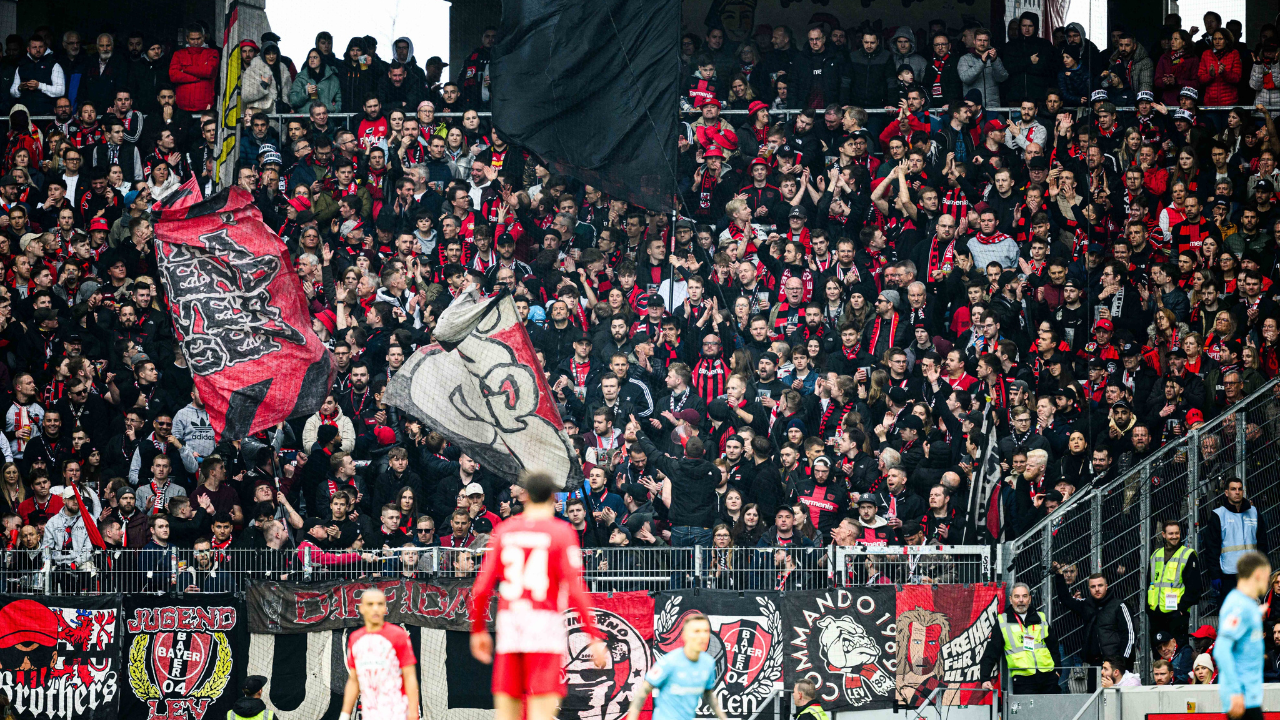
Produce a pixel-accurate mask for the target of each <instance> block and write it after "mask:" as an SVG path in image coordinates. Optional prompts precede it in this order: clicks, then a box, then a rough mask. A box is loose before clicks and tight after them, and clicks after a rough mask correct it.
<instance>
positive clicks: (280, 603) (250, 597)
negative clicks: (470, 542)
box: [245, 579, 471, 635]
mask: <svg viewBox="0 0 1280 720" xmlns="http://www.w3.org/2000/svg"><path fill="white" fill-rule="evenodd" d="M373 587H376V588H378V589H379V590H381V591H382V592H383V594H385V595H386V596H387V622H390V623H396V624H397V625H415V626H418V627H425V628H433V629H437V630H467V631H469V630H470V629H471V625H470V624H469V621H468V619H467V602H468V601H469V599H470V598H471V582H470V581H469V580H467V581H447V582H440V583H430V582H423V581H421V580H404V579H402V580H380V581H376V582H370V581H356V582H344V581H338V582H330V583H308V584H305V585H300V584H295V583H282V582H257V583H254V584H252V585H250V586H249V591H248V593H246V596H245V605H246V607H247V611H248V614H249V631H250V632H254V633H272V634H277V635H281V634H283V635H287V634H290V633H311V632H318V631H321V630H340V629H342V628H353V627H360V626H362V625H363V624H364V621H363V620H362V619H361V618H360V610H359V606H360V595H361V594H362V593H363V592H364V591H365V590H366V589H368V588H373Z"/></svg>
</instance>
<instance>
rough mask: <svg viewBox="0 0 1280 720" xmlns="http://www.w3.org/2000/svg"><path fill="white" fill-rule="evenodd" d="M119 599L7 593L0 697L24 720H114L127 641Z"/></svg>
mask: <svg viewBox="0 0 1280 720" xmlns="http://www.w3.org/2000/svg"><path fill="white" fill-rule="evenodd" d="M119 609H120V603H119V600H118V599H117V598H116V596H114V595H106V596H86V597H41V596H34V597H33V596H17V595H0V692H2V693H4V695H5V696H6V697H7V698H8V699H9V709H10V710H11V712H12V715H13V717H14V718H16V719H17V720H114V718H115V717H116V715H117V710H118V708H119V704H120V643H119V638H117V637H116V634H117V633H118V632H119V628H118V625H117V623H116V620H117V619H118V616H119V614H120V612H119Z"/></svg>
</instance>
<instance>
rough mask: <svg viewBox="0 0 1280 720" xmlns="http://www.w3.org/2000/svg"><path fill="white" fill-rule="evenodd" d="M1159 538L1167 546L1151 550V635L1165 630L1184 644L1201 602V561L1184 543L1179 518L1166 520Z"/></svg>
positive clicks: (1149, 596)
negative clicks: (1193, 616)
mask: <svg viewBox="0 0 1280 720" xmlns="http://www.w3.org/2000/svg"><path fill="white" fill-rule="evenodd" d="M1160 537H1162V538H1163V539H1164V547H1162V548H1160V549H1159V550H1156V551H1155V552H1153V553H1151V562H1150V563H1149V564H1150V565H1151V579H1150V584H1149V585H1148V586H1147V616H1148V618H1149V619H1150V622H1149V624H1150V626H1151V637H1153V638H1154V637H1155V636H1156V633H1158V632H1164V633H1166V634H1168V635H1172V636H1173V637H1176V638H1178V642H1179V643H1185V642H1186V639H1187V627H1188V625H1189V624H1190V622H1191V608H1193V607H1195V606H1196V604H1197V603H1199V602H1200V593H1201V585H1200V560H1199V558H1198V557H1196V551H1195V550H1192V549H1191V548H1189V547H1187V546H1186V545H1184V544H1182V525H1181V524H1180V523H1179V522H1178V521H1177V520H1165V521H1164V526H1163V528H1162V532H1161V533H1160ZM1152 647H1153V648H1154V647H1155V646H1154V645H1152Z"/></svg>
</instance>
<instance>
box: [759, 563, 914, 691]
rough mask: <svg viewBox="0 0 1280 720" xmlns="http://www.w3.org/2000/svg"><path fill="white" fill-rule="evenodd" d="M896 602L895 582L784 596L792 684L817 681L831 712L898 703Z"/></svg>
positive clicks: (788, 670) (786, 661) (786, 664)
mask: <svg viewBox="0 0 1280 720" xmlns="http://www.w3.org/2000/svg"><path fill="white" fill-rule="evenodd" d="M896 603H897V599H896V597H895V592H894V587H893V586H892V585H872V586H869V587H865V588H857V589H845V588H839V589H835V590H809V591H804V592H794V593H787V594H785V595H783V596H782V598H781V599H780V600H779V602H778V604H779V605H780V606H781V607H782V624H783V626H784V627H785V628H786V636H785V642H786V644H785V647H784V652H785V654H786V657H785V659H784V665H783V675H784V677H785V678H786V684H787V687H791V686H793V685H794V684H795V683H796V681H798V680H806V679H807V680H811V681H813V684H814V686H815V687H816V688H817V691H818V699H819V700H820V701H821V702H822V706H823V707H824V708H826V709H827V710H828V711H831V712H835V711H840V710H880V709H885V708H891V707H893V698H894V691H895V689H896V684H895V682H894V660H895V654H894V649H895V647H894V640H895V631H894V624H895V621H896V615H897V605H896Z"/></svg>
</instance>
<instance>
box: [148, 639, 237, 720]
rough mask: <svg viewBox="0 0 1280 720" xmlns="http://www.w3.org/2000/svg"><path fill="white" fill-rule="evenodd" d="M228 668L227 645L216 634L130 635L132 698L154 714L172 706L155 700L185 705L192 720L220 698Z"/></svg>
mask: <svg viewBox="0 0 1280 720" xmlns="http://www.w3.org/2000/svg"><path fill="white" fill-rule="evenodd" d="M231 668H232V660H231V642H230V641H229V640H228V639H227V636H226V634H225V633H220V632H218V633H208V632H188V631H185V630H178V631H174V632H161V633H156V634H155V635H148V634H145V633H144V634H139V635H136V636H134V638H133V644H132V645H131V646H130V648H129V685H130V687H131V688H132V689H133V692H134V694H135V695H136V696H137V697H138V698H139V699H141V700H146V701H148V702H150V703H151V704H152V705H153V707H155V708H159V709H164V708H166V707H168V706H169V705H172V703H165V704H162V703H161V701H166V700H171V699H180V700H185V701H186V702H185V703H184V705H185V707H186V708H187V709H188V710H189V711H191V713H192V715H193V716H194V717H195V718H196V720H199V718H200V716H201V715H203V709H204V708H205V706H207V705H208V704H209V702H210V701H211V700H216V699H217V698H219V697H221V695H222V692H223V690H225V689H226V686H227V681H228V680H229V679H230V677H231ZM161 714H163V713H161Z"/></svg>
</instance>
